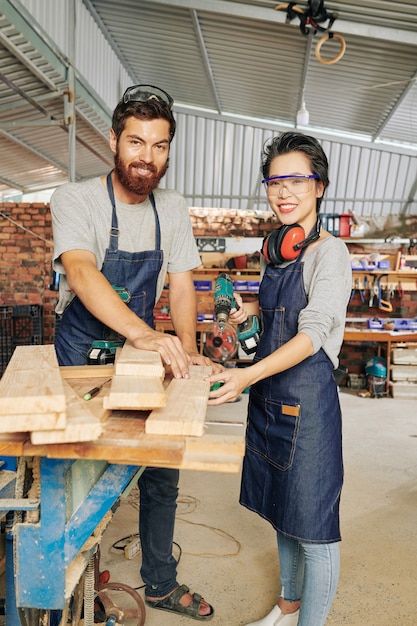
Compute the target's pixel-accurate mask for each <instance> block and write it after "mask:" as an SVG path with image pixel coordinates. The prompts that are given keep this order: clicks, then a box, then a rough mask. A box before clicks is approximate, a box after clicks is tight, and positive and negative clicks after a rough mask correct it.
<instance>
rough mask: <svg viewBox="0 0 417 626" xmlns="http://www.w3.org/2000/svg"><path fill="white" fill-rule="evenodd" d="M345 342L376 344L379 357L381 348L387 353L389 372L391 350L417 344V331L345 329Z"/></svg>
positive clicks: (388, 369) (388, 368)
mask: <svg viewBox="0 0 417 626" xmlns="http://www.w3.org/2000/svg"><path fill="white" fill-rule="evenodd" d="M343 341H355V342H359V343H376V344H377V345H378V355H380V353H381V348H383V349H384V351H385V357H386V361H387V372H389V371H390V367H391V350H392V348H393V346H395V345H398V344H399V343H410V342H411V343H417V331H414V332H412V331H410V332H404V331H401V332H397V331H384V330H368V329H367V330H362V329H356V328H345V332H344V335H343Z"/></svg>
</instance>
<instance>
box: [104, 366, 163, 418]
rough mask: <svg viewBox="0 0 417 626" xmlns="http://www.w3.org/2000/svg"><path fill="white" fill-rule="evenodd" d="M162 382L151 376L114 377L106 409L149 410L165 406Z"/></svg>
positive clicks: (105, 405) (106, 399) (105, 402)
mask: <svg viewBox="0 0 417 626" xmlns="http://www.w3.org/2000/svg"><path fill="white" fill-rule="evenodd" d="M166 401H167V397H166V393H165V390H164V385H163V383H162V380H161V379H160V378H159V377H157V376H154V377H149V376H142V377H139V376H118V375H116V376H113V379H112V383H111V388H110V393H109V395H108V396H105V397H104V399H103V406H104V408H105V409H132V410H140V411H144V410H149V409H153V408H155V407H163V406H165V404H166Z"/></svg>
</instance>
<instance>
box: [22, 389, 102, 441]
mask: <svg viewBox="0 0 417 626" xmlns="http://www.w3.org/2000/svg"><path fill="white" fill-rule="evenodd" d="M64 389H65V395H66V398H67V423H66V426H65V428H63V429H62V430H57V429H53V430H44V431H36V430H34V431H32V433H31V435H30V440H31V442H32V443H33V444H35V445H39V444H44V443H48V444H49V443H71V442H77V441H94V439H97V438H98V437H99V436H100V435H101V433H102V432H103V424H102V422H101V420H100V418H99V417H97V416H96V415H95V414H94V413H93V412H92V411H91V410H90V406H91V405H89V402H86V401H85V400H83V399H82V398H80V396H79V395H78V394H77V393H76V391H74V389H73V388H72V387H71V385H69V384H68V383H67V382H65V381H64ZM107 413H108V412H107Z"/></svg>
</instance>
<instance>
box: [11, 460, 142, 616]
mask: <svg viewBox="0 0 417 626" xmlns="http://www.w3.org/2000/svg"><path fill="white" fill-rule="evenodd" d="M76 464H77V461H74V460H65V459H48V458H44V457H42V458H41V463H40V496H41V501H40V522H39V523H34V524H31V523H23V524H17V525H16V526H15V529H14V531H15V542H16V544H15V547H16V602H17V605H18V606H19V607H31V608H35V609H36V608H42V609H48V610H50V609H62V610H63V609H65V606H66V600H67V598H66V591H67V590H66V573H67V568H68V566H69V565H70V564H71V563H72V561H73V560H74V558H75V557H76V556H77V554H78V553H79V552H80V551H81V550H82V548H83V546H84V544H85V542H86V540H87V539H88V538H89V537H90V536H91V534H92V533H93V532H94V531H95V529H96V528H97V526H98V524H99V523H100V522H101V521H102V520H103V518H104V516H105V515H106V514H107V513H108V512H109V511H110V509H111V507H112V506H113V505H114V503H115V502H116V501H117V500H118V498H119V497H120V494H121V493H122V492H123V490H124V489H125V488H126V486H127V485H128V484H129V482H130V481H131V479H132V477H133V476H134V475H135V474H136V472H137V471H138V467H137V466H131V465H118V464H106V463H104V466H103V467H101V466H100V467H101V469H100V472H99V474H98V475H95V474H94V473H93V472H92V473H93V474H94V481H95V482H94V484H92V485H91V484H90V482H89V481H87V475H85V480H86V481H87V483H88V489H87V490H86V494H85V495H84V499H83V500H82V501H81V500H80V501H79V502H78V501H77V502H75V503H73V502H70V501H68V500H67V497H66V496H67V494H68V493H70V492H71V480H72V476H73V471H72V470H73V469H74V468H72V465H74V466H75V467H77V466H76ZM91 464H95V466H96V465H97V462H94V461H91ZM83 468H84V471H85V472H86V474H87V473H89V472H88V468H87V467H85V465H83ZM92 469H93V468H92ZM70 470H71V471H70ZM75 481H76V482H77V483H78V482H80V478H79V477H78V474H77V473H75ZM70 500H71V499H70ZM71 504H72V505H73V506H71ZM97 541H98V539H97Z"/></svg>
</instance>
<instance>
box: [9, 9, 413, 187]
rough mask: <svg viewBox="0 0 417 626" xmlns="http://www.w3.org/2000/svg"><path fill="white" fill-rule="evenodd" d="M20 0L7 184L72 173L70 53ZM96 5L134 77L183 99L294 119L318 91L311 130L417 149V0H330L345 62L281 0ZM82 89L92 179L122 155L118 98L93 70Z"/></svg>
mask: <svg viewBox="0 0 417 626" xmlns="http://www.w3.org/2000/svg"><path fill="white" fill-rule="evenodd" d="M18 4H19V2H18V0H13V1H11V2H10V1H7V0H0V13H1V15H0V137H1V142H0V158H1V162H2V168H1V172H0V194H2V193H3V195H4V194H5V193H7V191H8V190H10V189H13V188H14V189H22V190H25V191H29V190H35V189H42V188H46V187H48V186H56V185H58V184H60V183H62V182H64V181H65V180H67V179H68V169H69V165H68V162H69V152H70V143H69V142H70V137H69V135H70V133H71V128H70V127H69V126H68V124H67V122H68V119H69V117H70V115H71V111H72V109H71V106H70V104H69V101H68V99H67V98H66V97H65V93H66V90H67V89H68V86H69V77H70V74H69V71H68V68H69V63H67V61H66V59H65V58H63V56H62V54H60V51H59V50H58V48H57V47H56V48H54V46H53V45H46V43H45V40H43V38H42V37H41V36H40V35H38V33H37V32H36V33H34V32H32V31H31V25H30V23H29V20H26V21H25V20H24V19H23V17H22V15H21V14H20V13H19V11H17V10H16V8H15V7H16V6H18ZM83 4H84V6H85V7H86V8H87V9H88V11H89V12H90V14H91V16H92V17H93V18H94V20H95V21H96V22H97V24H98V25H99V26H100V28H101V30H102V33H103V34H104V36H105V38H106V40H107V41H108V42H109V45H110V46H111V47H112V48H113V50H114V51H115V53H116V54H117V56H118V58H119V60H120V61H121V62H122V63H123V66H124V70H125V72H126V74H127V75H128V76H130V77H131V79H132V82H138V83H139V82H151V83H156V84H160V85H161V86H163V87H164V88H165V89H166V90H167V91H169V92H170V93H171V94H172V96H173V97H174V99H175V101H176V110H177V111H178V112H183V113H194V114H196V115H205V116H209V117H210V116H211V117H213V118H214V119H223V120H228V119H229V120H236V121H237V122H240V123H242V124H245V122H246V121H247V122H248V123H251V124H252V125H254V121H255V120H257V121H260V123H261V124H264V125H265V124H277V125H280V126H281V127H282V128H285V127H288V128H294V127H295V126H296V114H297V110H298V109H299V108H300V105H301V102H302V99H303V97H304V100H305V104H306V107H307V109H308V111H309V114H310V123H309V130H310V131H311V132H314V133H316V134H318V135H320V134H321V136H322V137H326V136H328V137H329V138H330V137H333V138H335V139H337V137H343V140H344V141H346V140H349V139H351V140H352V142H355V141H356V142H357V141H363V142H364V143H366V142H387V143H397V144H400V145H402V146H403V148H402V149H403V150H404V152H407V153H408V154H410V151H411V152H412V151H413V150H416V151H417V3H416V1H415V0H408V1H405V2H390V1H388V0H363V1H361V0H353V1H351V2H339V1H338V0H334V2H333V1H332V2H325V6H326V9H327V10H328V11H329V12H333V11H337V13H338V17H337V19H336V20H335V22H334V24H333V26H332V28H331V31H332V32H333V33H336V34H337V35H340V36H342V37H343V39H344V40H345V42H346V52H345V54H344V56H343V57H342V58H341V59H340V60H339V61H338V62H336V63H334V64H327V63H322V62H319V61H318V60H317V58H316V55H315V48H316V45H317V42H318V41H319V39H320V38H321V37H322V36H323V32H321V31H320V30H318V31H316V32H314V29H313V28H312V27H311V26H310V27H309V28H308V31H309V34H308V35H304V34H302V32H301V29H300V21H299V17H298V16H296V17H295V19H294V20H292V21H291V22H290V23H286V11H281V10H274V8H275V7H276V6H277V3H276V2H275V0H272V1H269V0H265V1H258V0H242V1H237V0H210V2H207V0H171V1H168V0H141V1H140V2H138V1H137V0H118V1H117V2H115V1H114V0H83ZM314 4H317V3H313V5H314ZM298 7H299V8H300V10H303V9H305V8H306V7H307V3H306V2H300V4H299V5H298ZM326 25H327V24H326V23H323V26H324V27H325V26H326ZM326 37H327V35H326ZM339 49H340V43H339V41H338V40H334V39H332V40H328V41H326V42H325V43H324V44H323V46H322V48H321V50H320V52H321V55H322V60H328V59H329V58H332V57H334V56H335V55H336V54H337V53H338V51H339ZM92 62H94V60H93V61H92ZM115 80H118V79H115ZM120 88H122V85H120ZM75 91H76V94H77V97H76V106H75V111H76V119H77V131H76V141H75V145H76V148H75V149H76V159H75V161H76V172H75V178H76V179H81V178H89V177H91V176H95V175H98V174H101V173H102V172H103V169H106V168H107V167H108V166H109V164H111V162H112V155H111V153H110V151H109V148H108V145H107V129H108V125H109V121H110V118H109V115H110V111H111V108H112V107H113V106H114V103H113V102H107V103H105V102H102V101H100V98H91V97H90V94H91V90H90V91H89V89H88V86H86V85H85V83H83V80H82V77H80V76H79V75H76V77H75ZM63 145H64V146H65V149H64V150H63ZM400 151H401V148H400ZM22 163H24V168H22Z"/></svg>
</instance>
